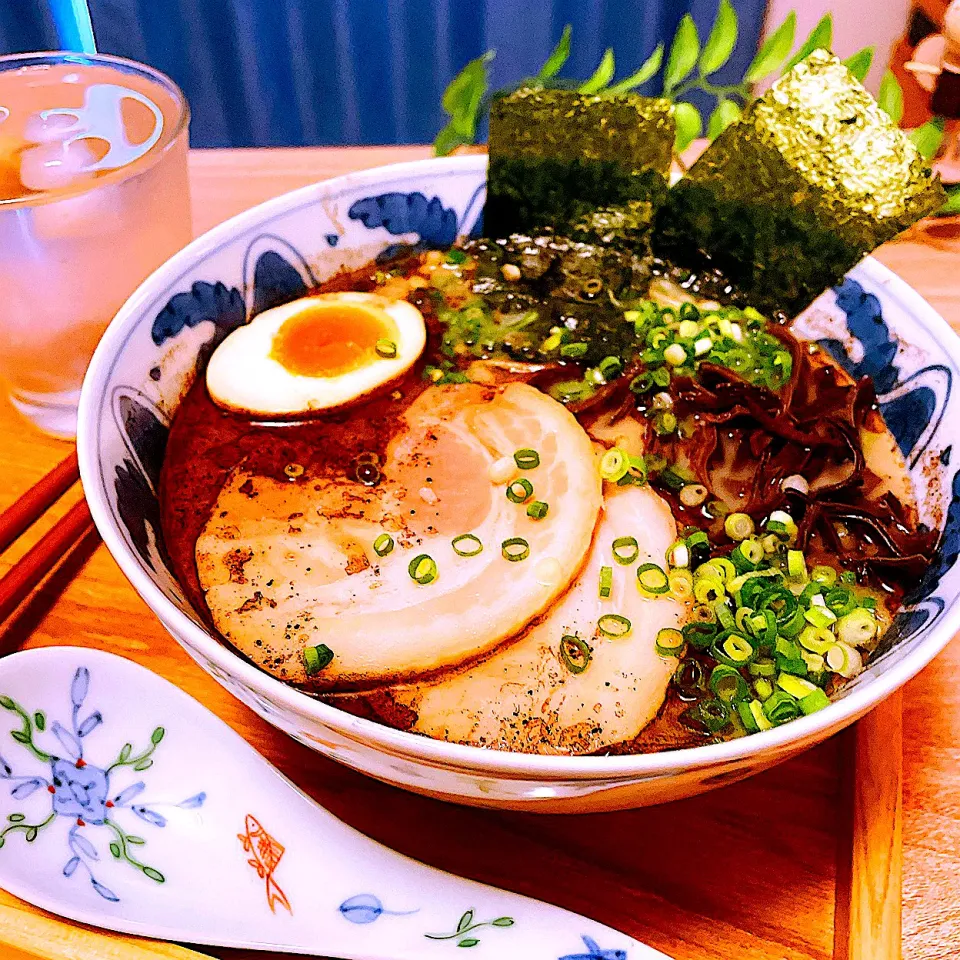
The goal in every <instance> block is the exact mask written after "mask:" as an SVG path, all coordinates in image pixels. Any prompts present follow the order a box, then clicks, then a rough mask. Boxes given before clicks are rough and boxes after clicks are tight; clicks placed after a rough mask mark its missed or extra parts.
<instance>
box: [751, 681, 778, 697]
mask: <svg viewBox="0 0 960 960" xmlns="http://www.w3.org/2000/svg"><path fill="white" fill-rule="evenodd" d="M753 692H754V693H755V694H756V695H757V697H758V698H759V699H761V700H766V699H767V698H768V697H769V696H770V694H772V693H773V684H772V683H771V682H770V681H769V680H768V679H767V678H766V677H760V678H759V679H757V680H754V681H753Z"/></svg>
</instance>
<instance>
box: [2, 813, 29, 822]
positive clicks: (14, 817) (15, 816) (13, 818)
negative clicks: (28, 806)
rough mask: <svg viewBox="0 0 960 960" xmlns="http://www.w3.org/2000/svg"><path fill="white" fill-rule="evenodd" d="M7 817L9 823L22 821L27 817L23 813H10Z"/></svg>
mask: <svg viewBox="0 0 960 960" xmlns="http://www.w3.org/2000/svg"><path fill="white" fill-rule="evenodd" d="M7 819H8V820H9V821H10V822H11V823H23V821H24V820H26V819H27V816H26V814H24V813H11V814H10V816H9V817H7Z"/></svg>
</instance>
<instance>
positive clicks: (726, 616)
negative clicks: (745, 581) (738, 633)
mask: <svg viewBox="0 0 960 960" xmlns="http://www.w3.org/2000/svg"><path fill="white" fill-rule="evenodd" d="M713 612H714V613H715V614H716V616H717V620H718V621H719V622H720V625H721V626H722V627H723V629H724V630H732V629H733V628H734V627H736V626H738V625H739V624H738V623H737V619H739V611H737V618H735V617H734V615H733V613H732V612H731V610H730V607H729V606H727V599H726V597H721V598H720V599H719V600H716V601H715V602H714V604H713ZM740 629H741V630H742V629H743V628H742V627H741V628H740Z"/></svg>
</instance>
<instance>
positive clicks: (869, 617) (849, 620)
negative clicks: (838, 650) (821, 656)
mask: <svg viewBox="0 0 960 960" xmlns="http://www.w3.org/2000/svg"><path fill="white" fill-rule="evenodd" d="M876 635H877V620H876V617H874V615H873V614H872V613H871V612H870V611H869V610H864V609H863V607H858V608H857V609H856V610H852V611H851V612H850V613H848V614H845V615H844V616H842V617H841V618H840V619H839V620H838V621H837V636H838V637H839V638H840V640H842V641H843V642H844V643H846V644H848V645H849V646H851V647H862V646H865V645H866V644H868V643H870V641H871V640H873V638H874V637H875V636H876ZM818 652H819V653H822V652H823V651H818Z"/></svg>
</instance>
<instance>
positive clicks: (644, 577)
mask: <svg viewBox="0 0 960 960" xmlns="http://www.w3.org/2000/svg"><path fill="white" fill-rule="evenodd" d="M614 542H616V541H614ZM614 556H616V553H614ZM637 586H638V587H639V588H640V592H641V593H648V594H651V595H653V596H657V595H659V594H663V593H666V592H667V591H668V590H669V589H670V579H669V578H668V577H667V574H666V572H665V571H664V569H663V568H662V567H659V566H657V564H655V563H643V564H641V565H640V566H639V567H637Z"/></svg>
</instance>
